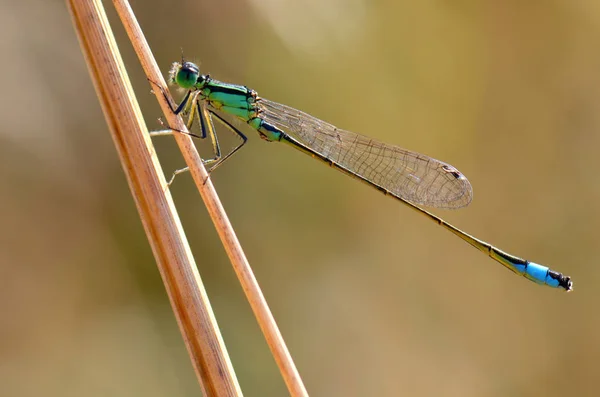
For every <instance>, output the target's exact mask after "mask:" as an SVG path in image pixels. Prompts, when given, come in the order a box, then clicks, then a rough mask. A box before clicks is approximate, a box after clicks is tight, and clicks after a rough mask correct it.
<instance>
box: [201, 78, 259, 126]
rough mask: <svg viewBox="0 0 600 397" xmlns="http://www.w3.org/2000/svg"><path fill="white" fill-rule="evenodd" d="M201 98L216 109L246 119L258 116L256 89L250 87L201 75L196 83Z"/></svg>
mask: <svg viewBox="0 0 600 397" xmlns="http://www.w3.org/2000/svg"><path fill="white" fill-rule="evenodd" d="M195 88H196V89H197V90H198V91H200V97H201V99H203V100H205V101H207V102H208V103H209V104H210V105H211V106H212V107H214V108H215V109H219V110H221V111H223V112H225V113H229V114H231V115H233V116H236V117H238V118H239V119H241V120H244V121H250V120H252V119H253V118H255V117H257V116H258V107H257V105H256V100H257V98H258V97H257V95H256V91H254V90H251V89H250V88H248V87H246V86H243V85H237V84H229V83H223V82H221V81H218V80H213V79H211V78H210V76H208V75H206V76H200V77H199V78H198V81H197V82H196V84H195Z"/></svg>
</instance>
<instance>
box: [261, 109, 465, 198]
mask: <svg viewBox="0 0 600 397" xmlns="http://www.w3.org/2000/svg"><path fill="white" fill-rule="evenodd" d="M257 104H258V106H259V108H260V109H261V113H260V117H261V118H263V119H264V120H265V121H267V122H268V123H270V124H273V125H275V126H277V127H278V128H280V129H282V130H283V131H285V132H286V133H288V134H289V135H290V136H292V137H293V138H295V139H297V140H298V141H300V142H301V143H303V144H304V145H306V146H308V147H310V148H311V149H313V150H314V151H316V152H318V153H320V154H322V155H323V156H325V157H327V158H328V159H329V160H331V161H333V162H335V163H337V164H339V165H341V166H342V167H344V168H346V169H348V170H350V171H352V172H353V173H356V174H358V175H360V176H362V177H364V178H366V179H368V180H369V181H371V182H372V183H374V184H376V185H378V186H381V187H383V188H384V189H386V190H389V191H390V192H392V193H393V194H394V195H397V196H399V197H402V198H404V199H406V200H408V201H410V202H412V203H415V204H421V205H425V206H430V207H437V208H460V207H464V206H466V205H468V204H469V203H470V202H471V199H472V198H473V189H472V188H471V184H470V183H469V181H468V180H467V178H466V177H465V176H464V175H463V174H462V173H460V172H459V171H458V170H457V169H456V168H454V167H453V166H451V165H450V164H446V163H444V162H442V161H439V160H436V159H433V158H431V157H428V156H425V155H423V154H419V153H415V152H411V151H409V150H406V149H402V148H400V147H398V146H393V145H388V144H385V143H383V142H379V141H377V140H375V139H371V138H369V137H366V136H364V135H360V134H356V133H354V132H350V131H345V130H342V129H339V128H337V127H335V126H333V125H331V124H328V123H326V122H324V121H322V120H319V119H317V118H316V117H313V116H311V115H309V114H307V113H304V112H301V111H299V110H297V109H294V108H291V107H289V106H285V105H282V104H280V103H276V102H271V101H269V100H266V99H263V98H261V99H259V100H258V102H257Z"/></svg>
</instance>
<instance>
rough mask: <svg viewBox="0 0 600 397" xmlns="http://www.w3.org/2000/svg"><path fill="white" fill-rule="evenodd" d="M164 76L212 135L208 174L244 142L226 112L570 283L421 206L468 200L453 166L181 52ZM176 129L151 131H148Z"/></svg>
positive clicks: (520, 265)
mask: <svg viewBox="0 0 600 397" xmlns="http://www.w3.org/2000/svg"><path fill="white" fill-rule="evenodd" d="M168 80H169V83H170V84H171V85H175V86H178V87H179V88H182V89H184V90H187V93H186V94H185V97H184V98H183V100H182V101H181V103H180V104H179V105H178V106H177V107H176V108H175V107H174V106H173V104H172V103H171V100H170V98H169V96H167V95H166V93H165V92H163V94H164V95H165V97H166V98H167V102H168V103H169V104H170V106H171V110H172V111H173V112H174V113H175V114H180V113H181V114H183V115H186V116H187V122H186V127H187V128H188V130H190V129H191V127H192V126H193V124H194V122H195V120H197V122H198V124H199V126H200V131H201V135H199V136H198V135H195V134H190V135H193V136H196V137H198V138H202V139H205V138H207V137H208V138H209V139H210V140H211V143H212V149H213V153H214V157H213V158H211V159H206V160H203V162H204V163H205V165H208V166H209V172H212V171H214V170H215V169H216V168H217V167H218V166H219V165H221V164H222V163H223V162H224V161H226V160H227V159H229V158H230V157H231V156H232V155H233V154H235V153H236V152H237V151H238V150H239V149H240V148H241V147H242V146H244V144H245V143H246V141H247V137H246V135H244V134H243V133H242V132H241V131H240V130H239V129H238V128H236V127H235V126H234V125H232V123H230V122H229V121H228V120H227V117H224V116H225V115H228V116H233V118H237V119H239V120H241V121H243V122H245V123H246V124H248V125H249V126H250V127H251V128H252V129H254V130H256V131H257V132H258V134H259V136H260V138H262V139H263V140H265V141H267V142H281V143H284V144H287V145H289V146H291V147H292V148H294V149H297V150H299V151H301V152H303V153H306V154H308V155H310V156H311V157H313V158H315V159H317V160H319V161H321V162H323V163H325V164H326V165H328V166H330V167H331V168H334V169H336V170H338V171H341V172H342V173H344V174H346V175H349V176H351V177H353V178H356V179H358V180H360V181H362V182H364V183H366V184H367V185H369V186H371V187H373V188H375V189H376V190H378V191H380V192H381V193H383V194H384V195H386V196H390V197H392V198H394V199H396V200H398V201H400V202H401V203H403V204H405V205H406V206H408V207H409V208H411V209H413V210H415V211H416V212H418V213H419V214H421V215H423V216H425V217H426V218H428V219H430V220H432V221H433V222H435V223H436V224H438V225H440V226H441V227H442V228H444V229H446V230H448V231H450V232H451V233H453V234H455V235H456V236H458V237H459V238H460V239H462V240H463V241H465V242H467V243H469V244H470V245H472V246H473V247H475V248H477V249H478V250H479V251H481V252H483V253H484V254H486V255H488V256H489V257H490V258H492V259H493V260H495V261H496V262H498V263H500V264H501V265H503V266H504V267H506V268H507V269H509V270H511V271H512V272H514V273H516V274H518V275H521V276H523V277H525V278H526V279H528V280H530V281H533V282H535V283H537V284H541V285H545V286H549V287H553V288H559V289H563V290H566V291H571V290H572V289H573V283H572V281H571V278H570V277H568V276H565V275H563V274H562V273H560V272H557V271H554V270H551V269H549V268H548V267H546V266H543V265H540V264H537V263H535V262H530V261H528V260H526V259H522V258H519V257H517V256H514V255H511V254H509V253H507V252H505V251H502V250H500V249H499V248H496V247H494V246H493V245H491V244H489V243H487V242H485V241H483V240H480V239H478V238H476V237H474V236H472V235H470V234H468V233H466V232H464V231H462V230H460V229H458V228H457V227H455V226H453V225H451V224H450V223H448V222H446V221H444V220H443V219H442V218H440V217H438V216H436V215H434V214H433V213H431V212H429V211H427V210H425V209H423V208H421V207H420V206H426V207H434V208H442V209H457V208H461V207H465V206H467V205H468V204H469V203H470V202H471V200H472V198H473V190H472V187H471V183H470V182H469V180H468V179H467V178H466V177H465V176H464V175H463V174H462V173H461V172H460V171H458V170H457V169H456V168H455V167H453V166H451V165H450V164H447V163H444V162H442V161H439V160H436V159H434V158H431V157H428V156H426V155H423V154H419V153H416V152H413V151H410V150H406V149H403V148H400V147H398V146H394V145H389V144H386V143H383V142H380V141H378V140H375V139H372V138H369V137H367V136H364V135H360V134H357V133H354V132H350V131H346V130H343V129H340V128H337V127H335V126H333V125H332V124H329V123H327V122H325V121H322V120H320V119H318V118H316V117H313V116H311V115H309V114H307V113H305V112H302V111H300V110H297V109H294V108H292V107H289V106H286V105H282V104H280V103H277V102H272V101H269V100H267V99H264V98H261V97H259V96H258V94H257V92H256V91H254V90H252V89H250V88H248V87H246V86H242V85H237V84H230V83H224V82H221V81H218V80H215V79H213V78H211V77H210V75H208V74H206V75H203V74H201V73H200V69H199V67H198V66H197V65H196V64H194V63H192V62H186V61H185V60H184V59H183V58H182V60H181V62H174V63H173V65H172V67H171V69H170V71H169V78H168ZM213 120H216V121H218V122H219V123H220V124H222V125H223V126H224V127H225V128H226V129H228V130H230V131H232V132H233V133H235V134H236V135H237V136H239V137H240V138H241V142H240V143H239V144H238V145H237V146H235V147H234V148H233V149H232V150H231V151H229V153H227V154H226V155H222V152H221V148H220V145H219V141H218V138H217V134H216V132H215V126H214V123H213ZM173 132H174V130H163V131H155V132H154V133H153V135H165V134H172V133H173ZM179 132H181V131H179ZM188 170H189V169H188V168H183V169H180V170H177V171H175V172H174V173H173V176H172V178H171V180H170V181H169V183H168V185H170V184H171V183H172V182H173V180H174V178H175V176H176V175H178V174H180V173H182V172H185V171H188Z"/></svg>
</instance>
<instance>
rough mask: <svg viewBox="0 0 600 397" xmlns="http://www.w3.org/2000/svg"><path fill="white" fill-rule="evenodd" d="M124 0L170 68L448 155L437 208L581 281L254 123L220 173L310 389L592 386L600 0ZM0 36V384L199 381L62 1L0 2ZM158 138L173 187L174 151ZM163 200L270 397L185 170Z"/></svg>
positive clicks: (186, 385)
mask: <svg viewBox="0 0 600 397" xmlns="http://www.w3.org/2000/svg"><path fill="white" fill-rule="evenodd" d="M107 3H109V2H107ZM106 6H107V9H108V13H109V16H110V18H111V21H112V23H113V28H114V30H115V32H116V34H117V37H118V39H119V45H120V49H121V51H122V53H123V57H124V59H125V62H126V65H127V67H128V70H129V73H130V77H131V80H132V82H133V85H134V87H135V88H136V90H137V93H138V99H139V101H140V103H141V107H142V109H143V111H144V113H145V115H146V122H147V124H148V125H149V127H150V128H154V129H158V128H160V125H159V124H158V122H157V121H156V119H157V118H158V117H159V116H161V113H160V109H159V107H158V105H157V104H156V101H155V98H154V96H153V95H151V94H150V86H149V85H148V83H147V82H146V79H145V77H144V75H143V74H142V71H141V68H140V66H139V63H138V61H137V58H136V57H135V55H134V53H133V50H132V48H131V46H130V45H129V42H128V40H127V39H126V37H125V34H124V31H123V29H122V27H121V25H120V22H119V21H118V19H117V18H116V14H115V12H114V10H113V9H112V5H111V4H110V3H109V4H107V5H106ZM132 6H133V9H134V11H135V12H136V13H137V16H138V18H139V22H140V24H141V26H142V28H143V29H144V30H145V33H146V35H147V39H148V41H149V43H150V45H151V46H152V48H153V51H154V54H155V56H156V57H157V60H158V62H159V65H160V66H161V67H162V68H163V70H164V71H165V73H166V71H167V70H168V68H169V66H170V64H171V62H173V61H174V60H177V59H178V58H179V57H180V51H181V49H182V48H183V50H184V51H185V54H186V57H187V58H188V59H189V60H192V61H195V62H198V63H200V66H201V69H202V71H203V72H204V73H210V74H211V76H213V77H214V78H217V79H219V80H224V81H229V82H233V83H239V84H244V85H248V86H249V87H252V88H254V89H256V90H257V91H258V93H259V94H260V95H261V96H263V97H266V98H269V99H272V100H275V101H278V102H282V103H285V104H287V105H290V106H294V107H296V108H299V109H302V110H304V111H306V112H309V113H311V114H313V115H315V116H317V117H319V118H322V119H324V120H327V121H329V122H331V123H334V124H335V125H337V126H339V127H342V128H347V129H350V130H353V131H357V132H361V133H363V134H366V135H369V136H372V137H375V138H378V139H380V140H383V141H385V142H389V143H394V144H398V145H400V146H403V147H406V148H409V149H412V150H416V151H419V152H422V153H425V154H428V155H430V156H432V157H435V158H439V159H441V160H444V161H446V162H448V163H450V164H452V165H454V166H456V167H457V168H458V169H459V170H461V171H462V172H463V173H464V174H465V175H466V176H467V177H468V178H469V180H470V181H471V183H472V184H473V187H474V192H475V195H474V200H473V202H472V204H471V205H470V206H469V207H468V208H465V209H462V210H460V211H435V212H436V213H437V214H439V215H441V216H442V217H443V218H444V219H446V220H448V221H450V222H451V223H453V224H455V225H456V226H458V227H460V228H462V229H464V230H465V231H467V232H469V233H472V234H474V235H476V236H478V237H480V238H482V239H484V240H486V241H489V242H491V243H492V244H494V245H497V246H498V247H500V248H501V249H504V250H506V251H508V252H511V253H513V254H516V255H519V256H523V257H526V258H528V259H530V260H533V261H536V262H539V263H543V264H547V265H549V266H551V267H552V268H554V269H556V270H559V271H562V272H564V273H565V274H567V275H570V276H572V277H573V280H574V285H575V291H574V292H573V293H570V294H565V293H564V292H561V291H558V290H553V289H550V288H542V287H539V286H536V285H534V284H532V283H530V282H528V281H526V280H525V279H523V278H520V277H517V276H515V275H514V274H512V273H510V272H509V271H507V270H505V269H503V268H502V267H501V266H500V265H499V264H497V263H496V262H494V261H492V260H491V259H489V258H487V257H486V256H484V255H482V254H481V253H480V252H478V251H476V250H475V249H473V248H471V247H470V246H468V245H467V244H465V243H463V242H462V241H461V240H459V239H458V238H456V237H455V236H453V235H451V234H450V233H448V232H446V231H444V230H443V229H441V228H439V227H437V226H435V225H434V224H433V223H432V222H430V221H427V220H426V219H425V218H422V217H421V216H419V215H417V214H416V213H414V212H413V211H411V210H409V209H408V208H406V207H405V206H403V205H401V204H399V203H398V202H396V201H394V200H390V199H389V198H386V197H384V196H383V195H381V194H379V193H377V192H376V191H375V190H372V189H370V188H368V187H366V186H365V185H363V184H361V183H358V182H356V181H354V180H352V179H351V178H348V177H346V176H344V175H342V174H340V173H338V172H335V171H333V170H331V169H329V168H328V167H325V166H323V165H322V164H320V163H319V162H317V161H314V160H312V159H310V158H309V157H307V156H305V155H303V154H300V153H298V152H296V151H294V150H292V149H290V148H288V147H286V146H283V145H277V144H275V143H273V144H266V143H265V142H263V141H262V140H260V139H257V138H258V136H257V135H256V133H255V132H253V131H252V130H245V131H244V132H246V133H247V135H248V137H249V138H250V139H249V142H248V144H247V146H246V147H245V148H244V149H243V150H242V151H241V152H239V154H237V155H236V156H235V157H234V158H232V159H231V160H230V161H228V162H227V164H226V165H225V166H223V167H220V168H219V169H218V170H217V171H216V172H215V173H214V174H213V182H214V184H215V186H216V188H217V190H218V191H219V193H220V196H221V199H222V200H223V203H224V205H225V208H226V210H227V211H228V214H229V216H230V219H231V221H232V223H233V225H234V227H235V228H236V230H237V233H238V236H239V239H240V240H241V242H242V244H243V246H244V248H245V250H246V253H247V255H248V257H249V260H250V262H251V264H252V265H253V268H254V271H255V273H256V276H257V278H258V280H259V282H260V284H261V286H262V288H263V291H264V293H265V295H266V298H267V299H268V301H269V304H270V306H271V309H272V310H273V313H274V315H275V318H276V319H277V321H278V323H279V326H280V328H281V331H282V333H283V335H284V338H285V340H286V342H287V344H288V347H289V349H290V351H291V353H292V355H293V357H294V359H295V362H296V364H297V366H298V369H299V371H300V373H301V375H302V377H303V379H304V382H305V384H306V386H307V388H308V390H309V392H310V393H311V395H313V396H398V395H412V396H432V395H440V396H467V397H468V396H539V395H545V396H564V395H567V396H592V395H597V394H598V392H597V379H598V374H599V370H598V361H599V359H600V319H599V317H598V314H597V312H596V310H597V308H596V306H595V305H596V304H597V303H598V300H599V298H600V290H599V288H598V283H599V281H600V272H599V270H598V269H599V267H598V265H597V259H596V248H597V247H598V242H599V239H598V232H597V230H598V229H599V228H600V204H599V202H598V199H599V197H600V178H599V177H598V176H596V177H594V174H597V170H598V168H599V164H600V157H599V156H598V148H599V147H600V112H599V108H600V72H599V71H600V51H598V50H599V47H598V42H600V3H598V2H591V1H584V0H569V1H567V0H562V1H560V0H556V1H544V2H539V1H530V2H523V1H516V0H513V1H502V2H501V1H486V2H481V1H464V0H463V1H445V0H432V1H369V0H344V1H342V0H246V1H243V0H235V1H221V2H218V1H212V2H209V1H201V0H180V1H177V2H173V1H164V0H163V1H158V0H153V1H150V0H144V1H141V0H137V1H134V2H133V3H132ZM0 34H1V36H2V40H0V53H1V54H2V57H3V59H4V61H3V62H1V63H0V71H1V72H2V73H1V74H2V76H4V78H3V82H2V86H3V87H4V88H3V93H2V97H1V98H2V107H1V108H0V116H1V119H2V127H0V139H1V144H0V162H1V164H2V165H1V166H0V173H1V174H0V175H1V177H2V189H0V192H1V193H0V222H1V225H2V227H1V228H0V285H1V288H0V310H1V313H2V316H1V317H0V394H2V395H4V396H38V395H46V396H80V395H86V396H106V395H111V396H132V395H143V396H146V397H150V396H164V395H172V396H196V395H199V387H198V385H197V381H196V378H195V375H194V372H193V370H192V367H191V365H190V361H189V359H188V357H187V353H186V350H185V347H184V344H183V341H182V339H181V336H180V335H179V331H178V329H177V325H176V322H175V319H174V317H173V314H172V312H171V308H170V305H169V302H168V299H167V297H166V294H165V290H164V287H163V285H162V281H161V279H160V276H159V273H158V270H157V268H156V264H155V261H154V258H153V256H152V253H151V251H150V247H149V245H148V243H147V240H146V237H145V235H144V231H143V229H142V225H141V222H140V220H139V218H138V216H137V211H136V208H135V206H134V203H133V200H132V198H131V195H130V191H129V188H128V186H127V183H126V181H125V178H124V175H123V172H122V170H121V166H120V163H119V161H118V158H117V154H116V151H115V148H114V145H113V143H112V141H111V137H110V134H109V132H108V128H107V124H106V122H105V120H104V118H103V115H102V112H101V109H100V106H99V102H98V100H97V98H96V94H95V91H94V89H93V86H92V84H91V80H90V77H89V75H88V72H87V69H86V65H85V62H84V59H83V56H82V53H81V51H80V48H79V44H78V41H77V38H76V36H75V33H74V30H73V28H72V25H71V20H70V16H69V13H68V11H67V9H66V6H65V4H64V3H63V2H61V1H44V0H28V1H23V2H11V1H7V0H4V1H3V2H2V12H0ZM174 93H175V92H174ZM176 98H177V99H180V98H181V97H180V96H177V95H176ZM221 140H222V144H223V146H224V148H227V147H231V146H232V145H234V144H235V143H236V140H235V138H233V137H232V138H230V137H229V134H228V133H227V132H226V131H225V133H224V134H223V135H222V138H221ZM155 144H156V146H157V150H158V152H159V156H160V159H161V164H162V165H163V169H164V172H165V174H166V175H167V176H170V175H171V172H172V171H173V170H174V169H176V168H178V167H181V166H182V165H183V160H182V159H181V157H180V154H179V153H178V151H177V147H176V145H175V143H174V141H173V139H172V138H157V139H155ZM202 144H203V143H202V142H200V143H199V145H200V146H201V147H202V153H205V154H207V155H208V153H209V151H208V150H207V147H206V146H207V145H204V146H202ZM172 192H173V195H174V198H175V202H176V204H177V206H178V211H179V214H180V216H181V217H182V220H183V224H184V227H185V229H186V233H187V235H188V238H189V240H190V243H191V245H192V249H193V250H194V252H195V254H196V259H197V262H198V267H199V270H200V274H201V276H202V278H203V281H204V283H205V286H206V289H207V291H208V294H209V297H210V299H211V303H212V305H213V308H214V311H215V314H216V317H217V320H218V322H219V325H220V328H221V330H222V332H223V335H224V339H225V342H226V344H227V347H228V350H229V353H230V355H231V359H232V362H233V365H234V367H235V370H236V373H237V376H238V378H239V381H240V384H241V387H242V389H243V391H244V394H245V395H246V396H284V395H287V391H286V388H285V385H284V383H283V381H282V380H281V378H280V375H279V373H278V371H277V368H276V366H275V363H274V361H273V359H272V357H271V355H270V352H269V350H268V348H267V345H266V343H265V342H264V339H263V337H262V335H261V333H260V331H259V329H258V326H257V324H256V322H255V320H254V317H253V315H252V313H251V311H250V308H249V306H248V304H247V303H246V301H245V299H244V295H243V292H242V291H241V288H240V286H239V283H238V281H237V279H236V277H235V275H234V273H233V271H232V269H231V266H230V263H229V262H228V260H227V258H226V255H225V252H224V250H223V248H222V245H221V244H220V242H219V240H218V237H217V234H216V232H215V230H214V228H213V226H212V223H211V222H210V220H209V219H208V216H207V214H206V210H205V208H204V207H203V203H202V201H201V199H200V197H199V195H198V193H197V192H196V191H195V188H194V186H193V183H192V180H191V178H190V177H189V176H181V177H179V178H178V180H177V181H176V183H175V185H174V186H173V187H172Z"/></svg>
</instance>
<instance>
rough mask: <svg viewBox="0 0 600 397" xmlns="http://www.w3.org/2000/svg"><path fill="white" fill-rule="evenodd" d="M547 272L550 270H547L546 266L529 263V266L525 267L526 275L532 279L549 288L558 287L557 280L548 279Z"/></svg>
mask: <svg viewBox="0 0 600 397" xmlns="http://www.w3.org/2000/svg"><path fill="white" fill-rule="evenodd" d="M548 270H550V269H548V268H547V267H546V266H542V265H538V264H537V263H534V262H529V265H528V266H527V274H529V275H530V276H531V277H533V278H534V279H536V280H539V282H542V283H544V284H546V285H549V286H550V287H555V288H556V287H559V286H560V284H559V282H558V280H557V279H555V278H553V277H550V276H549V274H548Z"/></svg>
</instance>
